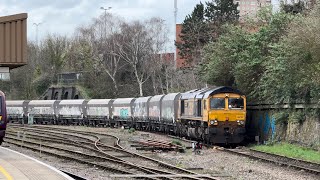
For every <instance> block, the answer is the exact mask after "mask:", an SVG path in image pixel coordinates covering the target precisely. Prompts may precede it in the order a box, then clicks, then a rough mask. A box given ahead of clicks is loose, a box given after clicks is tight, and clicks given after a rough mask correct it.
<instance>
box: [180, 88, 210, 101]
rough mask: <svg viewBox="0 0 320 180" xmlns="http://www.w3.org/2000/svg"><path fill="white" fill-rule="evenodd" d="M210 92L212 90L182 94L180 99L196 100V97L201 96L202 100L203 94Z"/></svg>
mask: <svg viewBox="0 0 320 180" xmlns="http://www.w3.org/2000/svg"><path fill="white" fill-rule="evenodd" d="M208 90H210V88H203V89H195V90H192V91H187V92H185V93H182V94H181V98H180V99H194V98H195V97H198V96H199V95H200V96H201V97H199V98H202V96H203V93H204V92H207V91H208Z"/></svg>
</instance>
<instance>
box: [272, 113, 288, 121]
mask: <svg viewBox="0 0 320 180" xmlns="http://www.w3.org/2000/svg"><path fill="white" fill-rule="evenodd" d="M273 117H274V118H275V120H276V124H287V123H288V119H289V113H288V112H282V111H281V112H276V113H274V114H273Z"/></svg>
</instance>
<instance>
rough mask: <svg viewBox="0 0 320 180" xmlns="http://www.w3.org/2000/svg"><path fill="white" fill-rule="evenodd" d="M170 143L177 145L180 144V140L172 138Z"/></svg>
mask: <svg viewBox="0 0 320 180" xmlns="http://www.w3.org/2000/svg"><path fill="white" fill-rule="evenodd" d="M171 143H172V144H176V145H179V146H182V143H181V141H179V140H177V139H174V140H172V141H171Z"/></svg>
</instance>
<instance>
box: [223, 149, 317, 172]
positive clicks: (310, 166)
mask: <svg viewBox="0 0 320 180" xmlns="http://www.w3.org/2000/svg"><path fill="white" fill-rule="evenodd" d="M223 151H226V152H229V153H233V154H236V155H241V156H245V157H249V158H251V159H256V160H261V161H264V162H270V163H274V164H277V165H280V166H287V167H290V168H295V169H298V170H303V171H306V172H310V173H313V174H320V164H318V163H313V162H309V161H304V160H300V159H295V158H289V157H285V156H281V155H276V154H271V153H266V152H262V151H257V150H252V149H248V148H244V149H224V150H223Z"/></svg>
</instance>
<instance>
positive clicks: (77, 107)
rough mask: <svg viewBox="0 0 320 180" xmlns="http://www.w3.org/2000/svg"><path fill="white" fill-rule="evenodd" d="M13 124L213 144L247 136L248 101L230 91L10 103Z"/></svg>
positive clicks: (10, 119) (217, 89) (238, 139)
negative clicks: (125, 131)
mask: <svg viewBox="0 0 320 180" xmlns="http://www.w3.org/2000/svg"><path fill="white" fill-rule="evenodd" d="M7 110H8V118H9V121H10V122H12V123H25V124H27V123H28V124H65V125H70V124H73V125H87V126H110V127H121V126H124V127H129V128H135V129H138V130H146V131H159V132H164V133H168V134H176V135H179V136H184V137H189V138H192V139H197V140H203V141H206V142H208V143H213V144H239V143H241V142H242V141H243V139H244V136H245V120H246V97H245V96H244V95H243V94H242V93H241V92H240V91H238V90H236V89H233V88H230V87H225V86H222V87H215V88H204V89H197V90H192V91H188V92H185V93H170V94H166V95H156V96H149V97H139V98H118V99H91V100H84V99H82V100H80V99H79V100H33V101H7Z"/></svg>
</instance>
